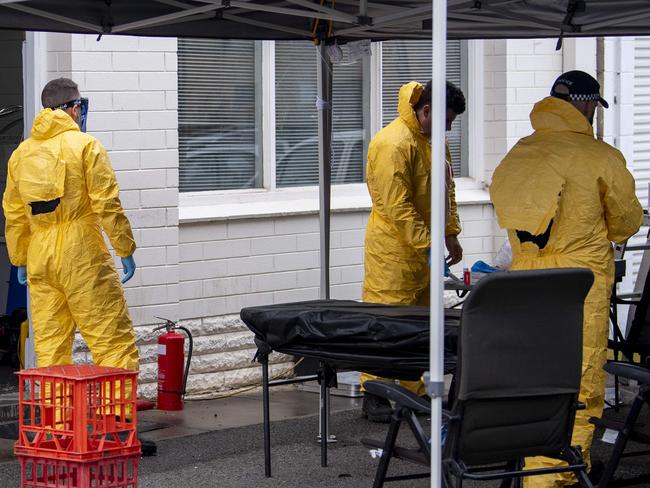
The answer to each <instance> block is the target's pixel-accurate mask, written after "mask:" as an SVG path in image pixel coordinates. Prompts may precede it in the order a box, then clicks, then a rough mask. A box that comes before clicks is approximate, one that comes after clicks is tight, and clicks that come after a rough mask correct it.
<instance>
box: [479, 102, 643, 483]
mask: <svg viewBox="0 0 650 488" xmlns="http://www.w3.org/2000/svg"><path fill="white" fill-rule="evenodd" d="M530 120H531V122H532V125H533V128H534V129H535V132H534V133H533V134H532V135H531V136H529V137H525V138H523V139H521V140H520V141H519V142H518V143H517V145H515V147H513V148H512V150H511V151H510V152H509V153H508V154H507V155H506V157H505V158H504V160H503V161H502V162H501V164H500V165H499V166H498V167H497V169H496V170H495V172H494V176H493V179H492V184H491V186H490V196H491V198H492V202H493V204H494V209H495V211H496V215H497V218H498V221H499V225H500V226H501V227H503V228H505V229H508V237H509V239H510V243H511V245H512V252H513V263H512V269H541V268H564V267H583V268H590V269H591V270H592V271H593V272H594V276H595V281H594V284H593V286H592V288H591V291H590V292H589V294H588V296H587V299H586V300H585V310H584V331H583V357H582V383H581V387H580V401H582V402H584V403H585V404H586V406H587V408H586V409H585V410H581V411H579V412H578V414H577V417H576V423H575V428H574V431H573V440H572V443H573V444H574V445H580V446H582V448H583V450H584V451H585V455H588V452H589V448H590V447H591V441H592V437H593V426H592V425H591V424H589V418H590V417H600V415H601V413H602V409H603V403H604V390H605V373H604V371H603V365H604V364H605V361H606V356H607V336H608V331H609V328H608V319H609V313H608V312H609V300H610V295H611V290H612V285H613V280H614V259H613V252H612V245H611V241H614V242H621V241H624V240H625V239H627V238H628V237H630V236H631V235H633V234H634V233H636V231H637V230H638V229H639V226H640V225H641V221H642V219H643V212H642V209H641V205H640V204H639V201H638V200H637V198H636V195H635V192H634V179H633V177H632V175H631V174H630V173H629V171H628V170H627V169H626V168H625V159H624V158H623V155H622V154H621V153H620V152H619V151H618V150H616V149H614V148H613V147H611V146H609V145H608V144H606V143H604V142H600V141H598V140H596V139H594V134H593V128H592V126H591V124H590V123H589V122H588V120H587V119H586V117H585V116H584V115H583V114H582V113H581V112H579V111H578V110H577V109H576V108H575V107H574V106H573V105H571V104H570V103H569V102H566V101H563V100H560V99H558V98H554V97H547V98H545V99H543V100H542V101H540V102H538V103H537V104H536V105H535V107H534V108H533V111H532V112H531V114H530ZM549 225H550V233H549V234H547V235H548V242H547V244H546V245H545V246H543V245H542V247H543V248H542V249H540V248H539V247H538V245H536V244H534V243H533V242H531V241H530V240H529V239H527V238H522V239H521V240H520V238H519V237H518V234H517V232H516V231H517V230H519V231H525V232H528V233H530V234H532V235H534V236H537V235H540V234H544V233H545V232H546V231H547V229H548V228H549ZM522 240H523V241H524V242H522ZM587 459H588V457H587ZM552 463H553V461H552V460H550V459H547V458H533V459H527V460H526V466H527V467H542V466H550V465H552ZM571 478H572V475H566V474H564V475H560V474H557V475H547V476H535V477H530V478H525V483H526V485H527V486H540V487H541V486H544V487H550V486H562V485H564V484H566V483H570V482H572V481H570V480H571Z"/></svg>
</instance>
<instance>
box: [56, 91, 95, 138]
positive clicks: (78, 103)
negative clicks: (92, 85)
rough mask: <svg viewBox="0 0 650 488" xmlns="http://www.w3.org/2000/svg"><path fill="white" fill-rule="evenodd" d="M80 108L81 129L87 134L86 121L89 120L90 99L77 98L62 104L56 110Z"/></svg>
mask: <svg viewBox="0 0 650 488" xmlns="http://www.w3.org/2000/svg"><path fill="white" fill-rule="evenodd" d="M72 107H79V129H81V132H86V119H87V118H88V99H87V98H85V97H81V98H76V99H75V100H70V101H69V102H65V103H62V104H61V105H59V106H58V107H56V108H60V109H62V110H65V109H66V108H72Z"/></svg>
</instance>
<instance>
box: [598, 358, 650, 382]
mask: <svg viewBox="0 0 650 488" xmlns="http://www.w3.org/2000/svg"><path fill="white" fill-rule="evenodd" d="M605 371H607V372H608V373H611V374H613V375H615V376H622V377H623V378H629V379H631V380H636V381H638V382H639V383H642V384H646V385H648V384H650V369H648V368H644V367H642V366H638V365H636V364H630V363H620V362H611V363H607V364H606V365H605Z"/></svg>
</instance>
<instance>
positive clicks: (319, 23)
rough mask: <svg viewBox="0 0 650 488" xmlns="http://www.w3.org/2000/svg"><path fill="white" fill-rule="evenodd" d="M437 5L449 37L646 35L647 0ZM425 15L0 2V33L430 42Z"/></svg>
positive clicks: (358, 2)
mask: <svg viewBox="0 0 650 488" xmlns="http://www.w3.org/2000/svg"><path fill="white" fill-rule="evenodd" d="M321 3H322V4H323V5H321ZM447 6H448V16H447V18H448V37H449V38H450V39H471V38H477V39H490V38H523V37H559V36H560V35H561V32H563V33H564V34H563V35H566V36H598V35H641V34H648V33H650V1H649V0H448V2H447ZM431 16H432V3H431V0H323V1H321V0H74V1H66V0H0V29H20V30H35V31H60V32H76V33H94V34H108V33H112V34H130V35H141V36H178V37H210V38H228V39H238V38H239V39H267V40H272V39H312V38H313V37H315V36H317V35H315V32H320V37H334V38H337V39H338V41H339V42H346V41H351V40H359V39H372V40H382V39H400V38H404V39H406V38H410V39H417V38H422V39H430V38H431ZM330 22H331V23H330ZM315 24H316V26H315Z"/></svg>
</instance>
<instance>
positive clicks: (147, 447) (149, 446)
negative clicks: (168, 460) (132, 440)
mask: <svg viewBox="0 0 650 488" xmlns="http://www.w3.org/2000/svg"><path fill="white" fill-rule="evenodd" d="M138 440H139V441H140V446H141V448H140V452H141V454H142V457H149V456H155V455H156V454H157V452H158V446H156V443H155V442H154V441H150V440H148V439H143V438H142V437H140V436H138Z"/></svg>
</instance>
